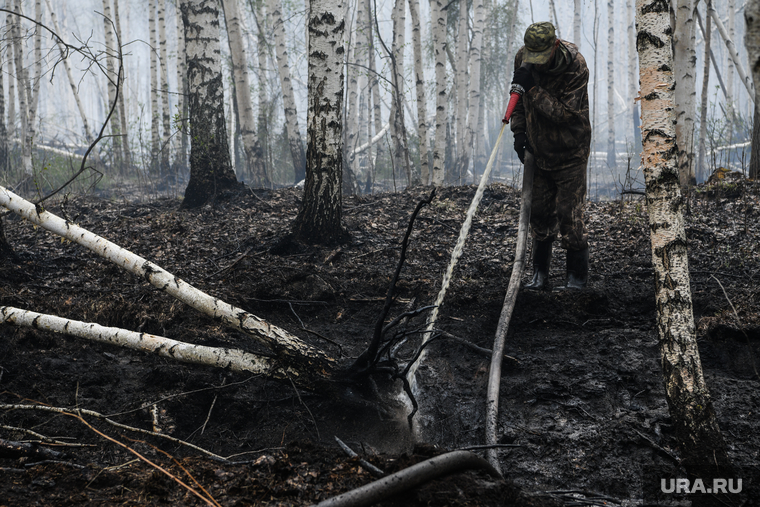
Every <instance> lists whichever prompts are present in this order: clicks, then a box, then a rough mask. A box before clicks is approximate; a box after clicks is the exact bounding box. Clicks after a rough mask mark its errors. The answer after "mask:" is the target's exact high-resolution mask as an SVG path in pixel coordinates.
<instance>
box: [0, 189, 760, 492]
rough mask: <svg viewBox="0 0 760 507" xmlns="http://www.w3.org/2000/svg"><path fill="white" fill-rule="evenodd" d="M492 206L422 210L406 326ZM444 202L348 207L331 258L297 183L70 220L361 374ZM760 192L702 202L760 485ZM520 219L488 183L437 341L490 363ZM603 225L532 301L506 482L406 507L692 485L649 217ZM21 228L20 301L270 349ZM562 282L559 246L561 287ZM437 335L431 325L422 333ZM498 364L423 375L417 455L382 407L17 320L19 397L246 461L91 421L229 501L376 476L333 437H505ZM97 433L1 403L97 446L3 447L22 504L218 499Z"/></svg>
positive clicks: (3, 353) (708, 254) (701, 275)
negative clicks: (670, 381) (652, 469)
mask: <svg viewBox="0 0 760 507" xmlns="http://www.w3.org/2000/svg"><path fill="white" fill-rule="evenodd" d="M474 192H475V188H474V187H449V188H443V189H440V191H439V192H438V195H437V196H436V198H435V200H434V201H433V203H432V204H431V205H430V206H428V207H426V208H424V209H423V211H422V212H421V213H420V216H419V218H418V220H417V222H416V224H415V230H414V233H413V234H412V237H411V243H410V247H409V251H408V253H407V262H406V264H405V266H404V268H403V271H402V272H401V279H400V281H399V283H398V296H397V299H396V302H395V304H394V306H393V308H392V310H391V314H390V315H389V318H393V317H395V316H397V315H399V314H401V313H402V312H404V311H408V310H409V309H411V308H416V307H421V306H425V305H429V304H431V302H432V301H433V300H434V298H435V295H436V293H437V291H438V289H439V287H440V283H441V277H442V273H443V271H444V269H445V266H446V264H447V263H448V261H449V255H450V252H451V249H452V247H453V244H454V242H455V240H456V237H457V235H458V232H459V227H460V224H461V222H462V220H463V218H464V213H465V211H466V209H467V207H468V205H469V203H470V201H471V199H472V197H473V195H474ZM428 193H429V189H426V188H415V189H410V190H407V191H404V192H401V193H393V194H391V193H386V194H377V195H371V196H363V197H351V198H347V199H345V203H344V205H345V223H346V226H347V228H348V230H349V232H350V233H351V237H352V240H351V242H350V243H348V244H345V245H342V246H340V247H330V248H327V247H325V248H322V247H304V246H290V247H287V248H284V247H283V244H282V240H283V238H284V237H285V235H286V233H287V231H288V227H289V224H290V222H291V221H292V220H293V218H294V217H295V213H296V211H297V209H298V202H299V195H300V194H299V191H297V190H294V189H282V190H277V191H271V192H259V191H257V192H256V193H255V194H254V193H253V192H251V191H248V192H247V193H244V194H242V195H230V196H227V197H226V198H224V199H221V200H219V201H218V202H216V203H215V204H214V205H213V206H206V207H204V208H203V209H201V210H198V211H179V210H178V205H179V202H178V201H176V200H160V201H156V202H144V203H137V202H129V201H128V200H127V199H126V198H124V197H123V196H116V197H113V198H111V199H96V198H94V197H74V196H69V197H68V198H67V200H66V201H65V202H58V203H53V204H50V205H49V209H50V210H51V211H53V212H54V213H57V214H62V215H64V216H66V217H67V218H68V219H69V220H71V221H74V222H76V223H78V224H79V225H81V226H83V227H86V228H88V229H90V230H92V231H93V232H96V233H98V234H101V235H103V236H105V237H106V238H108V239H110V240H112V241H114V242H115V243H117V244H119V245H121V246H123V247H125V248H128V249H130V250H132V251H134V252H135V253H138V254H140V255H142V256H143V257H146V258H148V259H150V260H152V261H154V262H156V263H157V264H159V265H161V266H162V267H164V268H166V269H167V270H169V271H171V272H173V273H175V274H177V275H178V276H180V277H181V278H183V279H184V280H186V281H189V282H190V283H192V284H194V285H195V286H197V287H199V288H200V289H202V290H204V291H207V292H209V293H210V294H212V295H214V296H217V297H219V298H221V299H223V300H225V301H227V302H229V303H231V304H234V305H237V306H240V307H242V308H245V309H247V310H249V311H251V312H253V313H255V314H257V315H259V316H260V317H263V318H265V319H267V320H268V321H270V322H272V323H274V324H276V325H279V326H281V327H283V328H285V329H288V330H290V331H291V332H293V333H295V334H297V335H299V336H301V337H302V338H304V339H305V340H307V341H309V342H311V343H313V344H315V345H317V346H319V347H322V348H323V349H325V350H327V351H329V352H330V353H331V354H333V355H334V356H336V357H340V358H341V359H342V360H343V361H346V362H348V361H350V359H351V358H352V357H356V356H358V354H360V353H361V352H362V351H363V350H364V348H365V347H366V345H367V343H368V340H369V338H370V337H371V335H372V329H373V326H374V323H375V320H376V319H377V317H378V315H379V314H380V311H381V309H382V306H383V299H384V296H385V293H386V291H387V288H388V284H389V280H390V278H391V276H392V274H393V272H394V270H395V267H396V263H397V261H398V258H399V253H400V243H401V239H402V237H403V233H404V231H405V229H406V226H407V222H408V219H409V216H410V215H411V212H412V210H413V209H414V207H415V205H416V204H417V202H418V201H419V200H420V199H421V198H422V197H424V196H426V195H427V194H428ZM759 196H760V185H758V184H754V183H740V184H738V185H737V184H731V185H723V186H721V187H716V188H712V187H710V188H700V189H699V191H698V192H696V193H695V195H694V196H692V198H691V201H690V206H689V213H688V216H687V217H686V219H687V230H688V238H689V246H690V269H691V274H692V291H693V299H694V313H695V320H696V322H697V325H698V341H699V347H700V354H701V357H702V363H703V366H704V371H705V376H706V379H707V383H708V386H709V388H710V390H711V393H712V396H713V400H714V403H715V407H716V410H717V413H718V417H719V424H720V426H721V429H722V431H723V435H724V437H725V439H726V441H727V444H728V448H729V453H730V456H731V457H732V459H733V460H734V462H735V463H737V464H739V465H741V466H743V467H745V468H744V470H745V471H749V472H747V473H748V474H754V475H757V472H758V470H760V468H759V465H760V455H759V454H758V453H759V452H760V431H759V430H760V419H759V418H758V412H759V411H760V391H759V390H758V387H760V377H758V374H757V366H756V365H757V363H760V359H758V356H760V289H758V288H757V281H758V258H759V257H758V254H759V253H760V252H758V250H759V249H760V225H759V224H758V219H760V201H759V198H760V197H759ZM518 204H519V199H518V194H517V192H516V191H515V190H513V189H511V188H509V187H506V186H503V185H492V186H490V187H489V188H488V189H487V191H486V193H485V196H484V199H483V202H482V203H481V206H480V209H479V211H478V213H477V215H476V217H475V220H474V223H473V228H472V231H471V232H470V235H469V238H468V242H467V245H466V248H465V252H464V255H463V257H462V259H461V260H460V262H459V265H458V267H457V269H456V271H455V273H454V280H453V282H452V284H451V287H450V289H449V292H448V295H447V298H446V300H445V302H444V304H443V306H442V308H441V314H440V317H439V320H438V325H437V327H439V328H441V329H444V330H446V331H448V332H449V333H451V334H454V335H456V336H459V337H461V338H463V339H466V340H469V341H470V342H473V343H475V344H476V345H479V346H481V347H486V348H490V347H491V344H492V341H493V336H494V333H495V330H496V324H497V320H498V317H499V312H500V309H501V306H502V300H503V297H504V292H505V290H506V286H507V284H508V280H509V276H510V270H511V263H512V261H513V258H514V241H515V236H516V231H517V217H518V213H519V211H518V210H519V208H518ZM588 226H589V232H590V245H591V279H590V286H589V288H588V289H587V290H585V291H583V292H580V293H577V292H574V293H563V292H527V291H522V292H520V294H519V297H518V300H517V304H516V308H515V312H514V316H513V319H512V324H511V325H510V331H509V334H508V341H507V350H506V354H507V355H508V356H510V357H508V358H506V359H505V360H504V363H503V364H504V366H503V368H504V370H503V372H502V383H501V401H500V403H501V412H500V414H501V415H500V421H499V423H500V433H501V435H502V437H501V443H503V444H512V445H513V447H504V448H501V449H500V451H499V452H500V458H501V463H502V468H503V470H504V472H505V473H506V475H507V478H508V479H507V481H504V482H498V483H495V482H493V481H492V480H491V479H490V478H489V477H488V476H487V475H485V474H483V473H482V472H477V473H476V472H468V473H464V474H459V475H455V476H451V477H449V478H447V479H442V480H437V481H433V482H431V483H428V484H427V485H426V486H424V487H423V488H420V489H418V490H415V491H414V492H410V493H406V494H404V495H403V496H402V497H399V498H396V499H395V500H393V501H388V502H385V503H384V504H383V505H541V504H547V505H548V504H552V502H558V503H560V504H562V503H564V504H567V505H586V504H589V505H592V504H593V505H601V504H604V502H606V505H615V504H617V503H621V504H624V505H629V504H636V503H637V499H640V498H641V495H642V470H643V467H646V466H649V465H661V466H664V467H666V468H668V469H669V470H671V471H672V473H674V474H676V476H678V473H679V469H678V456H679V450H678V447H677V445H676V443H675V441H674V437H673V435H672V433H671V421H670V419H669V415H668V411H667V405H666V402H665V399H664V389H663V385H662V380H661V375H660V369H659V350H658V337H657V331H656V327H655V318H656V316H655V304H654V296H653V272H652V266H651V262H650V246H649V236H648V226H647V216H646V209H645V206H644V204H643V200H640V199H639V200H637V199H633V200H630V201H626V202H607V203H590V204H589V206H588ZM5 228H6V233H7V236H8V240H9V241H10V243H11V244H12V245H13V247H14V248H15V250H16V252H17V253H18V255H19V259H18V260H17V261H16V262H5V263H4V264H2V266H1V267H0V305H9V306H16V307H21V308H24V309H30V310H34V311H38V312H42V313H52V314H56V315H61V316H65V317H69V318H72V319H77V320H83V321H88V322H96V323H99V324H102V325H107V326H115V327H123V328H127V329H131V330H137V331H143V332H148V333H154V334H158V335H162V336H167V337H170V338H174V339H178V340H183V341H188V342H192V343H199V344H205V345H211V346H224V347H234V348H242V349H255V345H254V344H253V343H252V342H251V339H250V338H248V337H247V336H245V335H243V334H241V333H239V332H236V331H232V330H229V329H227V328H224V327H221V326H220V325H219V324H218V323H217V322H214V321H213V320H212V319H210V318H207V317H204V316H202V315H200V314H199V313H198V312H196V311H194V310H193V309H191V308H188V307H186V306H185V305H184V304H182V303H179V302H177V301H175V300H173V299H172V298H171V297H170V296H168V295H166V294H164V293H162V292H160V291H158V290H157V289H155V288H153V287H151V286H149V285H148V284H146V283H145V282H144V281H142V280H140V279H138V278H137V277H135V276H133V275H131V274H129V273H126V272H124V271H122V270H121V269H120V268H117V267H115V266H113V265H111V264H109V263H108V262H107V261H104V260H102V259H100V258H98V257H96V256H95V255H94V254H92V253H90V252H89V251H87V250H85V249H84V248H82V247H80V246H77V245H73V244H69V243H68V242H65V241H64V242H62V241H61V239H60V238H57V237H54V236H53V235H51V234H50V233H48V232H46V231H44V230H42V229H39V228H33V227H32V226H31V225H30V224H28V223H24V222H22V221H21V220H19V219H16V218H14V217H10V216H8V217H6V218H5ZM555 252H556V250H555ZM563 267H564V253H563V252H562V251H559V252H558V253H556V255H555V258H554V261H553V268H552V272H551V280H552V282H553V283H554V284H555V285H560V284H561V282H562V279H563V276H564V269H563ZM734 308H735V311H734ZM423 323H424V315H423V316H419V317H416V318H415V319H413V320H412V321H411V322H410V323H408V324H407V327H408V328H410V329H411V328H414V327H418V326H421V325H422V324H423ZM304 327H305V328H306V329H308V330H310V331H312V332H311V333H309V332H305V331H304V330H303V328H304ZM315 333H318V335H319V336H318V335H317V334H315ZM409 346H411V345H409ZM487 370H488V358H487V357H486V356H483V355H478V354H477V353H476V352H473V351H472V350H471V349H470V348H468V347H465V346H464V345H461V344H459V343H457V342H453V341H440V342H438V343H436V344H431V345H430V347H429V354H428V355H427V358H426V360H425V363H424V364H423V365H422V367H421V368H420V375H419V386H420V391H419V393H418V396H417V398H418V401H419V402H420V406H421V413H420V414H419V415H418V416H417V425H418V428H419V432H418V435H417V438H416V440H417V442H418V443H417V445H414V442H413V440H414V439H413V438H412V437H411V436H410V435H409V433H408V432H407V425H406V422H405V419H404V417H403V416H400V417H399V416H396V417H394V416H392V415H390V414H391V413H392V411H383V410H378V409H376V408H375V407H374V406H373V405H372V404H371V403H369V404H367V403H362V401H361V400H360V399H358V400H357V399H349V400H345V399H338V400H336V399H331V398H327V397H324V396H320V395H319V394H315V393H310V392H308V391H303V390H299V391H296V390H295V389H294V387H293V386H292V385H289V384H283V383H280V382H275V381H273V380H270V379H266V378H262V377H257V376H251V375H246V374H241V373H232V372H228V371H223V370H218V369H213V368H210V367H204V366H194V365H186V364H180V363H176V362H173V361H170V360H167V359H163V358H159V357H157V356H152V355H148V354H145V353H140V352H135V351H131V350H126V349H119V348H116V347H114V346H108V345H102V344H97V343H92V342H88V341H85V340H82V339H79V338H71V337H66V336H62V335H56V334H52V333H48V332H41V331H38V330H34V329H21V328H15V327H10V326H7V325H3V326H0V403H3V404H6V405H7V404H30V405H31V404H40V405H49V406H55V407H67V408H72V407H79V408H82V409H89V410H94V411H97V412H100V413H103V414H106V415H108V416H109V417H111V418H112V419H113V420H116V421H118V422H120V423H123V424H126V425H130V426H134V427H139V428H144V429H152V428H153V427H154V426H155V428H156V429H158V430H159V431H161V432H163V433H165V434H169V435H172V436H174V437H176V438H179V439H182V440H186V441H189V442H192V443H193V444H195V445H197V446H200V447H202V448H204V449H207V450H209V451H212V452H214V453H216V454H218V455H221V456H224V457H229V458H230V460H233V461H240V462H242V463H240V464H234V465H231V464H226V463H221V462H219V461H215V460H213V459H211V458H209V457H207V456H206V455H204V454H202V453H201V452H199V451H196V450H193V449H190V448H188V447H186V446H180V445H176V444H174V443H171V442H167V441H165V440H162V439H159V438H155V437H151V436H146V435H141V434H136V433H132V432H127V431H123V430H120V429H116V428H114V427H112V426H109V425H107V424H105V423H103V422H102V421H99V420H97V419H94V418H92V417H89V416H85V419H86V420H87V421H88V423H89V424H90V425H91V426H92V428H94V429H97V430H98V431H100V432H102V433H103V434H105V435H107V436H110V437H111V438H113V439H116V440H118V441H119V442H122V443H123V444H126V445H128V446H130V447H131V448H132V449H133V450H135V451H138V452H140V453H141V454H142V455H143V456H144V457H145V458H147V459H150V460H152V461H153V462H154V463H156V464H157V465H159V466H161V467H163V468H164V469H166V470H167V471H171V473H173V474H175V475H176V476H177V477H178V478H180V479H182V480H183V481H186V482H187V483H188V484H190V485H192V486H193V487H196V488H198V489H200V488H201V487H202V488H205V490H206V491H207V492H208V494H209V495H210V496H212V497H213V498H215V499H216V501H217V502H219V504H221V505H225V506H226V505H235V506H238V505H239V506H245V505H309V504H311V503H313V502H315V501H318V500H322V499H325V498H329V497H331V496H333V495H335V494H337V493H340V492H342V491H347V490H349V489H352V488H354V487H356V486H358V485H360V484H365V483H367V482H370V481H371V480H373V477H372V476H371V475H370V474H369V473H368V471H367V470H366V469H365V467H362V465H361V464H360V463H359V462H358V461H357V460H356V459H354V458H348V457H347V456H346V455H345V454H344V453H343V452H342V451H340V449H339V448H338V447H337V445H336V443H335V441H334V439H333V437H334V436H338V437H340V438H341V439H343V440H344V441H345V442H347V443H348V444H349V445H350V446H351V447H353V448H354V449H355V450H356V451H357V452H358V453H359V454H360V456H361V457H363V458H365V459H367V460H368V461H370V462H371V463H373V464H375V465H376V466H378V467H380V468H382V469H384V470H385V471H387V472H391V471H395V470H398V469H401V468H404V467H406V466H409V465H410V464H412V463H414V462H416V461H420V460H422V459H425V458H427V457H430V456H432V455H435V454H437V453H440V452H443V451H445V450H453V449H459V448H464V447H469V446H474V445H479V444H482V443H483V439H484V413H485V391H486V383H487ZM396 387H398V386H396ZM94 429H90V428H89V427H87V426H86V425H85V424H84V423H82V422H81V421H79V420H77V419H75V418H72V417H70V416H64V415H60V414H54V413H49V412H38V411H33V410H21V409H8V408H4V409H2V410H0V438H2V439H5V440H10V441H16V442H18V441H35V440H38V438H39V437H36V436H34V435H33V434H31V433H29V432H28V431H24V430H31V431H34V432H36V433H37V434H40V435H45V436H47V437H51V438H55V439H57V440H58V441H59V442H64V443H67V444H78V445H79V446H78V447H74V446H61V445H38V446H36V448H41V449H47V450H53V451H56V452H62V453H64V454H63V455H60V456H55V457H54V458H51V457H50V456H35V455H31V456H29V455H27V456H23V457H18V456H13V455H12V454H11V453H9V451H8V450H5V451H0V505H8V506H10V505H46V506H52V505H77V504H82V503H85V502H88V501H89V502H95V504H96V505H145V504H164V505H169V504H176V505H203V504H204V503H203V501H201V500H200V499H198V498H197V497H194V496H192V495H191V494H190V493H188V492H187V490H186V489H184V488H182V487H181V486H179V485H178V484H177V483H176V482H174V481H172V480H170V479H168V478H167V476H166V475H164V474H163V473H162V472H160V471H158V470H157V469H156V468H154V467H152V466H151V465H149V464H146V463H145V462H143V461H140V460H139V459H137V458H136V457H135V455H134V454H132V453H131V452H130V451H128V450H126V449H125V448H123V447H120V446H118V445H117V444H115V443H113V442H112V441H109V440H106V439H105V438H104V437H103V436H101V435H99V434H97V433H96V432H95V431H94ZM477 452H482V451H480V450H478V451H477ZM746 477H747V478H746V479H745V480H747V481H748V479H749V477H748V476H746ZM568 491H576V492H582V493H568ZM563 492H564V493H563ZM583 497H585V498H587V500H585V501H581V500H579V499H580V498H583ZM573 498H575V499H573ZM593 498H596V499H593ZM573 502H575V503H573Z"/></svg>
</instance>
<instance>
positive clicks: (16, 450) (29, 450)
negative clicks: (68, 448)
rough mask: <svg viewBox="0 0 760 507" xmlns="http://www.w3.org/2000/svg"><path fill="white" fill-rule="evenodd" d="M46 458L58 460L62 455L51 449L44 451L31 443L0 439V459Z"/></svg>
mask: <svg viewBox="0 0 760 507" xmlns="http://www.w3.org/2000/svg"><path fill="white" fill-rule="evenodd" d="M21 457H34V458H47V459H51V458H52V459H60V458H62V457H64V454H63V453H61V452H58V451H53V450H51V449H45V448H44V447H40V446H39V445H38V444H35V443H31V442H16V441H14V440H5V439H4V438H0V458H21Z"/></svg>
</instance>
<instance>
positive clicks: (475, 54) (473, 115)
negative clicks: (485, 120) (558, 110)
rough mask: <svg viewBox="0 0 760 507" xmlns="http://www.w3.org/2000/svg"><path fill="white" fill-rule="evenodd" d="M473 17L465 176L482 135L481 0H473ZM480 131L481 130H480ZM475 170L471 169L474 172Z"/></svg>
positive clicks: (462, 171) (482, 11)
mask: <svg viewBox="0 0 760 507" xmlns="http://www.w3.org/2000/svg"><path fill="white" fill-rule="evenodd" d="M473 10H474V14H475V15H474V19H473V23H472V44H471V46H470V54H469V63H470V72H469V78H470V86H469V88H468V90H467V123H466V125H467V126H466V134H467V136H466V137H465V143H464V146H463V148H464V152H463V153H462V157H461V160H462V167H461V174H462V175H463V176H465V177H466V175H467V167H468V166H469V165H470V159H471V158H472V154H473V153H475V151H476V150H475V144H476V143H477V142H478V140H480V142H481V143H482V136H479V135H478V124H479V121H480V67H481V63H482V55H481V51H482V47H483V23H484V22H485V8H484V7H483V0H474V1H473ZM481 132H482V131H481ZM474 172H475V171H473V173H474Z"/></svg>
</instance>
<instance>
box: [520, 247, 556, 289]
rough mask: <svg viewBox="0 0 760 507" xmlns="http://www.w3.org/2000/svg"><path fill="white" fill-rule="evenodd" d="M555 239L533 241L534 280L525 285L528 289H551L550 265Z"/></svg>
mask: <svg viewBox="0 0 760 507" xmlns="http://www.w3.org/2000/svg"><path fill="white" fill-rule="evenodd" d="M552 243H554V240H553V239H547V240H544V241H537V240H535V239H534V240H533V278H532V279H531V281H530V282H528V283H526V284H525V288H526V289H532V290H544V289H548V288H549V264H550V263H551V260H552Z"/></svg>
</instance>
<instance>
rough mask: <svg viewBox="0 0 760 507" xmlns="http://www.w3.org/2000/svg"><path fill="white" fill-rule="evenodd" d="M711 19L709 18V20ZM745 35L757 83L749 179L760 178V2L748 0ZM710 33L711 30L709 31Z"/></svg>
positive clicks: (750, 62) (753, 76) (745, 10)
mask: <svg viewBox="0 0 760 507" xmlns="http://www.w3.org/2000/svg"><path fill="white" fill-rule="evenodd" d="M708 19H709V18H708ZM744 22H745V26H746V28H745V30H746V31H745V34H744V45H745V47H746V48H747V55H748V58H749V68H750V69H752V79H753V81H754V83H755V116H754V124H753V127H752V151H751V155H750V162H749V177H750V178H753V179H757V178H758V177H760V107H759V106H758V104H760V94H758V89H760V0H747V3H746V4H745V6H744ZM708 32H709V30H708Z"/></svg>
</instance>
